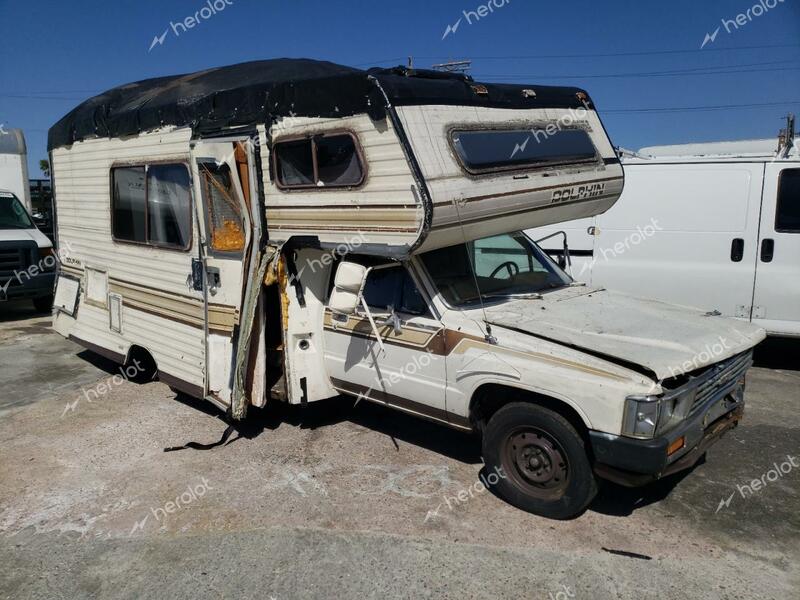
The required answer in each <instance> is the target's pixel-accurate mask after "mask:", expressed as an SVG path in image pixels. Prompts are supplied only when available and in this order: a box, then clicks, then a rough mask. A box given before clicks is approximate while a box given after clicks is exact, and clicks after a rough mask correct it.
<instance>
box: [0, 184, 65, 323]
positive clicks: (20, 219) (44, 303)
mask: <svg viewBox="0 0 800 600" xmlns="http://www.w3.org/2000/svg"><path fill="white" fill-rule="evenodd" d="M56 262H57V257H56V255H55V253H54V252H53V245H52V243H51V242H50V240H49V239H47V237H46V236H45V235H44V234H43V233H42V232H41V231H39V230H38V229H37V228H36V225H35V224H34V222H33V219H32V218H31V216H30V214H29V213H28V211H27V210H26V209H25V207H24V206H23V205H22V202H21V201H20V200H19V198H17V196H16V195H14V194H13V193H12V192H10V191H8V190H3V189H0V311H2V309H3V303H4V302H6V301H9V300H31V301H32V302H33V305H34V307H35V308H36V310H39V311H42V312H46V311H48V310H50V307H51V305H52V302H53V285H54V281H55V274H56Z"/></svg>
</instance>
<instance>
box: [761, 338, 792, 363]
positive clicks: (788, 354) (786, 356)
mask: <svg viewBox="0 0 800 600" xmlns="http://www.w3.org/2000/svg"><path fill="white" fill-rule="evenodd" d="M754 359H755V366H756V367H763V368H765V369H783V370H785V371H800V339H792V338H767V339H766V340H764V341H763V342H761V343H760V344H759V345H758V346H757V347H756V351H755V357H754Z"/></svg>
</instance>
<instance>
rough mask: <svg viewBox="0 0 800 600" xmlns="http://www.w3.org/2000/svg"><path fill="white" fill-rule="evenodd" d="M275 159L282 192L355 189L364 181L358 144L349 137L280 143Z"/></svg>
mask: <svg viewBox="0 0 800 600" xmlns="http://www.w3.org/2000/svg"><path fill="white" fill-rule="evenodd" d="M273 156H274V161H275V162H274V164H275V175H276V177H277V181H278V187H280V188H335V187H355V186H358V185H360V184H361V183H362V182H363V181H364V168H363V165H362V164H361V158H360V155H359V153H358V149H357V148H356V141H355V138H354V137H353V136H352V135H350V134H335V135H317V136H314V137H311V138H308V139H304V140H294V141H289V142H277V143H276V144H275V145H274V147H273Z"/></svg>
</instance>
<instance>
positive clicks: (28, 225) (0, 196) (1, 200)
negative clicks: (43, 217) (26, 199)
mask: <svg viewBox="0 0 800 600" xmlns="http://www.w3.org/2000/svg"><path fill="white" fill-rule="evenodd" d="M0 229H33V222H32V221H31V218H30V217H29V216H28V212H27V211H26V210H25V207H24V206H22V203H21V202H20V201H19V200H17V197H16V196H15V195H14V194H9V193H8V192H0Z"/></svg>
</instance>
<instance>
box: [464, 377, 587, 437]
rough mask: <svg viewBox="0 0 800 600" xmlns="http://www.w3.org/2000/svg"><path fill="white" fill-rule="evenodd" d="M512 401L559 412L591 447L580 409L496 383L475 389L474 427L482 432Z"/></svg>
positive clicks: (472, 414) (471, 416)
mask: <svg viewBox="0 0 800 600" xmlns="http://www.w3.org/2000/svg"><path fill="white" fill-rule="evenodd" d="M511 402H530V403H532V404H538V405H539V406H543V407H544V408H547V409H550V410H552V411H553V412H556V413H558V414H559V415H561V416H562V417H564V418H565V419H566V420H567V421H569V423H570V425H572V426H573V427H574V428H575V431H577V432H578V434H579V435H580V436H581V437H582V438H584V442H586V443H587V448H589V447H590V445H589V444H588V442H589V430H588V428H587V427H586V423H584V421H583V419H582V418H581V416H580V415H579V414H578V411H576V410H575V409H574V408H572V407H571V406H570V405H569V404H567V403H566V402H564V401H563V400H559V399H557V398H553V397H552V396H546V395H544V394H539V393H537V392H531V391H529V390H521V389H519V388H513V387H509V386H507V385H500V384H496V383H487V384H484V385H482V386H480V387H479V388H478V389H477V390H475V393H474V394H473V395H472V400H471V401H470V405H469V415H470V421H471V422H472V424H473V427H475V429H476V430H477V431H479V432H481V433H482V432H483V428H484V427H485V426H486V423H488V422H489V419H491V418H492V415H494V413H496V412H497V411H498V410H500V409H501V408H502V407H503V406H505V405H506V404H510V403H511Z"/></svg>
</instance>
